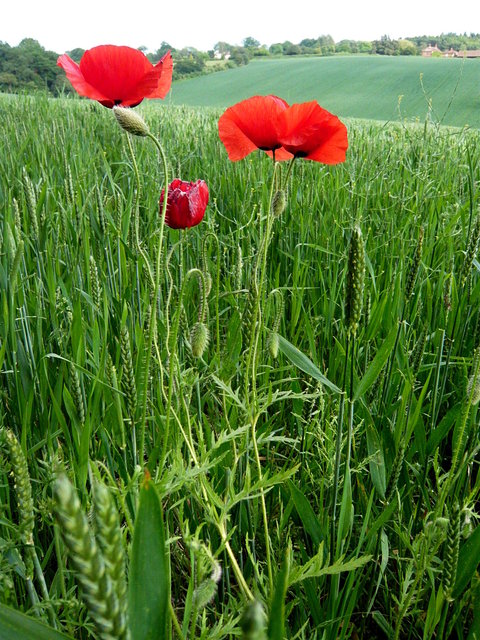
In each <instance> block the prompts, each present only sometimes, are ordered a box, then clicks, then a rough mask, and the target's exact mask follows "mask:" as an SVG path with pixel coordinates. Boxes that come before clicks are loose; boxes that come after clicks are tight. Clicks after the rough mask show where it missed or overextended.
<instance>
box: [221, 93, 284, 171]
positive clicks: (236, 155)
mask: <svg viewBox="0 0 480 640" xmlns="http://www.w3.org/2000/svg"><path fill="white" fill-rule="evenodd" d="M287 108H288V104H287V103H286V102H285V100H282V99H281V98H278V97H277V96H271V95H270V96H253V97H251V98H247V100H242V101H241V102H238V103H237V104H235V105H233V106H232V107H229V108H228V109H227V110H226V111H225V112H224V113H223V115H222V116H221V117H220V119H219V121H218V133H219V136H220V139H221V140H222V142H223V144H224V145H225V148H226V150H227V153H228V157H229V158H230V160H233V161H235V160H241V159H242V158H244V157H245V156H247V155H248V154H249V153H251V152H252V151H255V149H261V150H263V151H273V150H275V149H279V148H280V146H281V145H280V143H279V140H278V130H277V129H278V127H277V121H278V117H279V115H280V114H281V113H282V112H283V111H285V110H286V109H287Z"/></svg>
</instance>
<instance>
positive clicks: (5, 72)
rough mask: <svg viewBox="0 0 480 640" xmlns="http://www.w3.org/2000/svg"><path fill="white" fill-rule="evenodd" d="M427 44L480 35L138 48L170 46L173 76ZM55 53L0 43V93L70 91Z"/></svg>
mask: <svg viewBox="0 0 480 640" xmlns="http://www.w3.org/2000/svg"><path fill="white" fill-rule="evenodd" d="M428 45H436V46H437V47H438V48H439V49H440V50H441V51H448V50H449V49H451V48H453V49H455V50H457V51H463V50H472V49H479V50H480V34H479V33H470V34H468V35H467V34H466V33H464V34H463V35H458V34H455V33H446V34H442V35H440V36H415V37H408V38H404V39H399V40H394V39H392V38H390V37H389V36H383V37H381V38H380V40H373V41H359V40H341V41H340V42H335V41H334V40H333V38H332V36H330V35H322V36H319V37H318V38H305V39H304V40H302V41H301V42H298V43H293V42H290V41H289V40H286V41H285V42H277V43H274V44H272V45H270V46H269V47H267V46H266V45H263V44H261V43H260V42H259V41H258V40H256V39H255V38H253V37H251V36H249V37H247V38H244V40H243V42H242V46H237V45H231V44H229V43H228V42H222V41H220V42H217V43H216V44H215V46H214V47H213V48H212V49H211V50H209V51H198V50H197V49H195V48H194V47H185V48H183V49H175V47H172V46H171V45H170V44H169V43H168V42H162V43H161V44H160V46H159V48H158V49H157V50H156V51H155V52H153V53H151V52H148V51H147V48H146V47H138V48H139V49H140V50H141V51H143V52H144V53H145V55H147V57H148V58H149V59H150V60H151V62H153V63H155V62H157V61H158V60H160V58H161V57H162V56H163V55H164V54H165V53H166V52H167V51H169V50H170V51H171V52H172V55H173V59H174V72H173V79H174V80H176V79H179V78H186V77H192V76H195V75H202V74H205V73H211V72H214V71H218V70H220V69H225V68H228V67H235V66H239V65H246V64H248V63H249V61H250V60H251V59H252V58H261V57H267V56H296V55H314V56H331V55H349V54H377V55H389V56H398V55H420V54H421V52H422V49H424V48H425V47H426V46H428ZM62 53H63V52H62ZM67 53H68V54H69V55H70V57H71V58H72V59H73V60H75V61H77V62H79V61H80V59H81V57H82V55H83V53H84V50H83V49H79V48H76V49H72V50H71V51H68V52H67ZM58 55H59V54H58V53H56V52H54V51H46V50H45V49H44V47H42V46H41V45H40V43H39V42H37V40H33V39H32V38H25V39H24V40H22V41H21V42H20V44H19V45H18V46H17V47H11V46H10V45H8V44H7V43H6V42H1V41H0V91H4V92H5V91H7V92H21V91H38V90H43V91H47V92H48V93H51V94H53V95H58V94H60V93H64V92H67V93H68V92H71V91H72V88H71V86H70V83H69V82H68V81H67V80H66V78H65V73H64V71H63V70H62V69H60V68H59V67H57V58H58Z"/></svg>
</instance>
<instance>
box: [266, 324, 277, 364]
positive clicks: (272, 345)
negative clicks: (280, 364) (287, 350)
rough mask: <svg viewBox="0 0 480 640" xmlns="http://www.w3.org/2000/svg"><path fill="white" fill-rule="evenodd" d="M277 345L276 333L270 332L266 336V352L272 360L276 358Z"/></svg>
mask: <svg viewBox="0 0 480 640" xmlns="http://www.w3.org/2000/svg"><path fill="white" fill-rule="evenodd" d="M278 344H279V338H278V333H277V332H273V331H272V333H271V334H270V335H269V336H268V351H269V353H270V355H271V356H272V358H273V359H274V360H275V359H276V358H277V356H278Z"/></svg>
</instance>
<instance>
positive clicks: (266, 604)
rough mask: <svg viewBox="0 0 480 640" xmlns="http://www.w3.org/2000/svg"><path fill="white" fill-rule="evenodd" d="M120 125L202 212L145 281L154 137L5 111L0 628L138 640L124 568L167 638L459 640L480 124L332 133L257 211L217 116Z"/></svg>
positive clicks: (65, 109) (57, 116) (471, 591)
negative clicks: (325, 160)
mask: <svg viewBox="0 0 480 640" xmlns="http://www.w3.org/2000/svg"><path fill="white" fill-rule="evenodd" d="M140 109H141V110H142V113H143V115H144V117H145V119H146V121H147V122H148V124H149V127H150V129H151V131H152V132H154V133H155V135H156V136H158V138H159V139H160V141H161V144H162V145H163V148H164V149H165V152H166V155H167V158H168V162H169V170H170V176H174V177H180V178H182V179H185V180H196V179H197V178H202V179H204V180H205V181H206V182H207V184H208V186H209V189H210V195H211V200H210V204H209V207H208V210H207V214H206V216H205V219H204V221H203V222H202V224H201V225H199V226H198V227H195V228H194V229H191V230H188V231H187V232H186V231H175V230H171V229H165V236H164V238H163V245H162V249H163V250H162V253H161V260H160V263H159V264H156V257H157V256H158V255H159V253H158V249H159V229H160V217H159V204H158V200H159V195H160V191H161V189H162V187H163V186H164V185H163V183H164V175H163V169H162V164H161V163H160V162H159V157H158V153H157V149H156V148H155V146H154V145H152V144H151V143H150V141H148V140H145V139H138V138H135V139H131V140H129V139H128V138H127V134H126V133H125V132H124V131H122V130H121V129H120V128H119V127H118V126H117V124H116V123H115V119H114V118H113V116H112V113H111V112H110V111H108V110H106V109H103V108H101V107H100V106H97V105H95V104H91V103H86V102H83V101H58V102H56V101H47V100H46V99H45V100H33V99H27V98H19V99H16V100H15V101H12V100H8V101H7V100H5V101H1V102H0V119H1V121H2V125H3V126H2V130H3V131H4V132H5V135H4V136H3V137H2V140H1V142H0V144H1V145H2V147H1V153H0V176H1V178H0V206H1V211H2V216H1V218H0V231H1V234H0V238H1V249H0V282H1V290H0V300H1V313H0V394H1V396H0V397H1V410H0V425H1V429H2V449H1V451H2V458H1V460H2V465H1V469H2V471H1V484H0V501H1V504H2V512H3V515H2V517H1V520H0V542H1V553H2V555H1V567H0V569H1V574H0V575H1V579H0V595H1V602H2V603H3V604H5V605H8V608H5V607H2V608H1V609H0V629H1V628H2V626H1V625H2V624H4V625H5V624H6V622H5V621H6V620H10V619H12V616H13V615H14V614H13V613H12V610H17V611H20V612H24V613H26V614H28V616H29V619H30V618H38V619H40V620H42V621H44V622H45V623H47V624H49V625H50V626H51V627H52V628H53V627H56V629H57V631H58V632H63V633H65V634H67V635H69V636H70V637H75V638H82V639H83V638H88V637H107V635H108V634H109V633H110V634H111V636H108V637H115V633H114V632H113V631H111V629H115V628H118V629H120V630H119V631H118V634H117V636H118V637H120V636H121V637H125V634H127V635H128V632H130V633H131V634H133V636H132V637H134V638H137V637H150V636H148V635H145V636H139V635H138V633H140V632H139V631H138V629H139V628H140V627H141V626H142V625H141V624H140V622H142V621H140V620H139V619H138V620H135V619H132V615H133V614H132V611H133V612H137V613H138V611H139V610H140V609H139V607H140V606H141V602H139V600H142V598H148V597H149V589H146V590H141V589H143V587H142V586H141V585H142V575H144V574H143V573H142V571H143V572H144V573H145V577H146V578H147V577H148V578H149V579H150V578H151V581H150V582H148V584H151V585H152V590H153V591H156V597H158V599H159V600H158V602H159V603H160V602H161V603H162V605H161V607H160V605H159V607H160V608H159V610H162V611H164V609H163V608H162V607H165V613H164V614H162V616H163V617H162V621H163V622H165V625H166V631H165V637H180V638H206V637H208V638H234V637H242V638H261V637H268V638H269V639H275V640H276V639H279V640H280V639H281V638H284V637H288V638H305V639H307V638H309V639H312V638H313V639H315V638H318V639H320V638H322V639H332V640H333V639H334V638H355V637H364V638H367V637H378V638H425V639H426V638H434V637H442V638H443V637H445V638H448V637H451V638H474V637H476V636H475V633H477V631H478V627H479V624H480V619H479V616H478V613H477V611H478V577H477V573H476V569H477V564H478V560H477V558H478V551H479V545H480V542H479V536H480V533H479V532H480V528H479V527H478V525H477V519H478V513H477V512H478V507H477V499H478V491H479V477H478V473H477V467H478V449H479V438H478V428H477V405H476V402H477V401H478V378H479V362H480V358H479V356H478V348H479V347H480V305H479V296H480V284H479V278H478V268H479V267H478V262H477V260H476V254H477V248H478V241H479V229H480V227H479V225H478V220H479V219H480V218H479V215H480V212H479V201H478V199H479V196H478V182H479V179H480V173H479V159H480V145H479V134H478V132H475V131H466V130H455V129H443V128H438V127H434V126H432V125H430V124H426V125H425V126H421V127H412V126H408V127H407V126H402V125H392V124H389V125H385V126H381V125H377V124H365V123H362V122H360V121H353V120H352V121H348V122H347V125H348V129H349V142H350V148H349V151H348V158H347V162H346V163H344V164H343V165H338V166H334V167H326V166H322V165H319V164H317V163H312V162H310V163H309V162H301V161H298V163H296V164H295V165H294V171H293V176H292V179H291V180H290V182H289V186H288V190H287V203H286V208H285V210H284V211H283V213H282V214H281V216H280V217H279V218H275V219H272V217H271V215H270V214H269V203H270V198H271V190H270V187H271V184H272V179H273V165H272V163H271V161H270V160H269V159H268V158H267V157H266V156H265V155H256V154H252V155H251V156H249V157H248V158H247V159H245V160H244V161H241V162H239V163H230V162H228V161H227V159H226V154H225V151H224V148H223V146H222V145H221V143H220V141H219V139H218V135H217V129H216V123H217V118H218V115H219V113H218V112H217V111H215V110H192V109H188V108H185V107H171V106H162V107H158V105H149V106H145V107H142V108H140ZM132 152H133V155H132ZM135 165H136V166H137V168H138V176H136V170H135ZM280 170H283V171H285V168H283V167H282V168H280ZM360 230H361V235H359V231H360ZM359 237H360V238H361V242H362V247H363V251H364V264H365V272H364V283H363V285H362V287H358V286H357V287H356V289H355V292H354V294H355V295H354V298H355V301H356V302H355V307H354V309H355V329H354V330H353V329H352V324H351V322H352V317H351V307H349V306H348V304H347V301H348V300H350V301H351V300H352V289H351V287H352V274H351V273H350V274H349V247H350V246H351V242H357V246H358V241H359V240H358V239H359ZM355 255H357V256H358V255H359V254H358V253H357V254H355ZM353 282H354V280H353ZM157 284H158V285H159V286H158V290H157V289H156V285H157ZM205 289H206V290H207V291H208V295H207V296H206V295H205ZM359 293H360V294H361V296H362V299H361V300H357V299H356V297H358V295H359ZM355 296H356V297H355ZM349 309H350V311H349ZM357 312H361V313H360V315H359V316H358V318H357V317H356V316H357ZM152 318H154V320H155V321H154V324H153V325H152ZM200 320H201V322H204V323H205V325H206V327H207V328H208V332H209V335H210V341H209V343H208V345H207V346H206V348H205V350H204V351H203V353H201V354H199V352H198V351H197V350H195V349H192V341H193V340H194V338H195V335H193V337H192V328H193V327H194V326H196V325H197V324H198V322H199V321H200ZM152 326H153V329H152ZM272 334H273V335H275V336H277V337H276V338H275V339H274V340H273V344H274V346H275V345H276V347H275V348H272ZM147 365H148V366H147ZM147 469H148V474H147V478H148V477H149V475H150V476H151V480H145V479H144V476H145V471H146V470H147ZM67 478H68V480H67ZM149 483H152V484H153V485H154V487H155V491H156V492H157V494H158V497H159V498H160V499H159V500H158V501H156V500H155V498H152V494H151V493H148V491H147V489H148V487H149ZM98 487H101V488H100V489H99V488H98ZM29 490H30V491H31V499H27V498H28V495H29ZM72 491H73V494H72V493H71V492H72ZM71 495H74V496H75V498H69V499H68V500H67V499H66V498H65V496H71ZM59 496H60V497H59ZM139 496H140V499H139ZM142 496H143V498H142ZM76 497H78V503H77V502H76ZM32 501H33V502H32ZM32 505H33V523H34V526H33V530H32V528H31V523H32V514H31V511H32ZM91 509H93V513H100V516H99V517H100V520H99V519H98V518H97V519H96V520H95V517H94V518H91V519H90V522H89V521H88V519H87V518H85V516H86V515H87V514H89V513H90V510H91ZM26 511H29V513H26ZM149 513H151V516H152V517H151V520H149V517H148V514H149ZM55 514H56V517H54V516H55ZM102 514H104V515H103V516H102ZM105 514H106V515H105ZM117 517H118V524H116V521H117ZM72 518H74V519H75V521H78V522H79V523H81V527H80V528H81V530H82V536H83V537H82V540H83V542H82V541H80V542H81V544H79V546H76V544H74V540H72V538H71V523H72V522H73V520H72ZM102 518H103V519H102ZM25 522H28V523H29V524H28V526H29V527H30V528H29V532H30V531H31V533H29V536H27V537H26V536H25ZM119 527H120V529H119ZM148 527H151V531H152V532H153V533H152V535H154V534H155V535H154V537H155V536H157V537H156V538H155V541H154V542H152V540H151V538H148V536H147V537H146V538H145V537H143V536H144V534H145V531H147V530H150V529H148ZM109 532H111V533H109ZM69 535H70V538H69V537H68V536H69ZM145 540H147V542H145ZM148 541H149V542H148ZM157 543H158V544H157ZM145 544H151V545H152V547H151V548H152V550H154V549H156V551H152V560H151V561H152V563H155V562H156V561H158V563H159V564H158V566H162V567H163V569H162V575H161V576H158V581H159V582H158V583H157V582H155V579H154V578H152V572H151V571H150V570H149V565H148V558H147V559H145V558H144V557H143V556H141V553H142V546H143V545H145ZM155 545H156V546H155ZM120 548H123V549H124V550H125V551H126V556H125V557H126V558H127V560H126V564H127V569H126V576H127V577H126V580H127V581H129V582H130V592H129V597H128V607H129V612H128V615H129V617H130V619H129V622H128V625H129V626H128V629H127V631H126V630H125V626H124V618H125V615H127V613H126V611H125V610H122V609H121V607H120V608H119V606H120V605H118V602H124V598H123V596H124V593H125V589H126V587H125V585H124V580H125V576H124V575H122V572H123V571H124V569H123V564H122V562H123V560H122V559H121V558H122V553H123V552H121V551H120V550H119V549H120ZM149 548H150V547H149ZM92 549H93V551H92ZM112 549H113V551H112ZM115 549H117V552H116V551H115ZM33 551H34V553H33ZM92 558H94V560H95V563H96V564H95V566H94V565H92V564H91V562H93V560H91V559H92ZM115 558H117V560H118V567H120V568H118V567H115ZM95 567H97V569H98V567H100V568H101V571H100V569H98V571H99V572H100V574H101V576H100V575H98V580H99V582H98V584H94V585H93V586H92V584H91V581H92V579H93V580H94V578H95ZM139 567H143V568H142V571H140V570H139ZM113 576H114V577H113ZM114 578H115V579H114ZM111 583H112V584H113V583H114V584H116V585H120V586H117V587H115V588H114V587H112V586H111ZM154 583H155V584H154ZM109 585H110V586H109ZM132 585H135V586H132ZM137 588H138V589H140V591H138V592H137V591H136V589H137ZM115 589H116V591H115ZM118 594H120V595H118ZM138 594H141V597H136V596H138ZM167 600H168V602H167ZM114 605H115V606H114ZM123 606H124V607H126V606H127V605H125V604H124V605H123ZM22 620H23V618H22ZM145 620H147V618H145V619H144V620H143V622H145ZM18 624H20V623H18ZM143 626H145V624H144V625H143ZM18 628H20V627H18ZM142 628H143V627H142ZM18 633H20V632H18ZM146 633H147V632H146ZM150 633H154V632H153V631H151V632H150ZM112 634H113V635H112ZM262 634H263V635H262ZM21 637H29V636H21ZM31 637H33V636H31ZM52 637H53V636H52ZM152 637H156V636H154V635H153V636H152Z"/></svg>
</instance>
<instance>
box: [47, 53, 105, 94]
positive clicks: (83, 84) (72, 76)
mask: <svg viewBox="0 0 480 640" xmlns="http://www.w3.org/2000/svg"><path fill="white" fill-rule="evenodd" d="M57 66H59V67H62V69H63V70H64V71H65V74H66V76H67V78H68V79H69V80H70V82H71V84H72V86H73V88H74V89H75V91H76V92H77V93H78V94H79V95H81V96H83V97H85V98H91V99H92V100H98V101H100V102H101V101H102V100H106V96H105V95H104V94H103V93H101V92H100V91H98V90H97V89H95V87H93V86H92V85H91V84H89V83H88V82H87V81H86V80H85V78H84V77H83V74H82V72H81V71H80V67H79V66H78V64H77V63H76V62H74V61H73V60H72V59H71V58H70V57H69V56H67V54H66V53H64V54H63V55H62V56H60V57H59V58H58V60H57Z"/></svg>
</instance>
